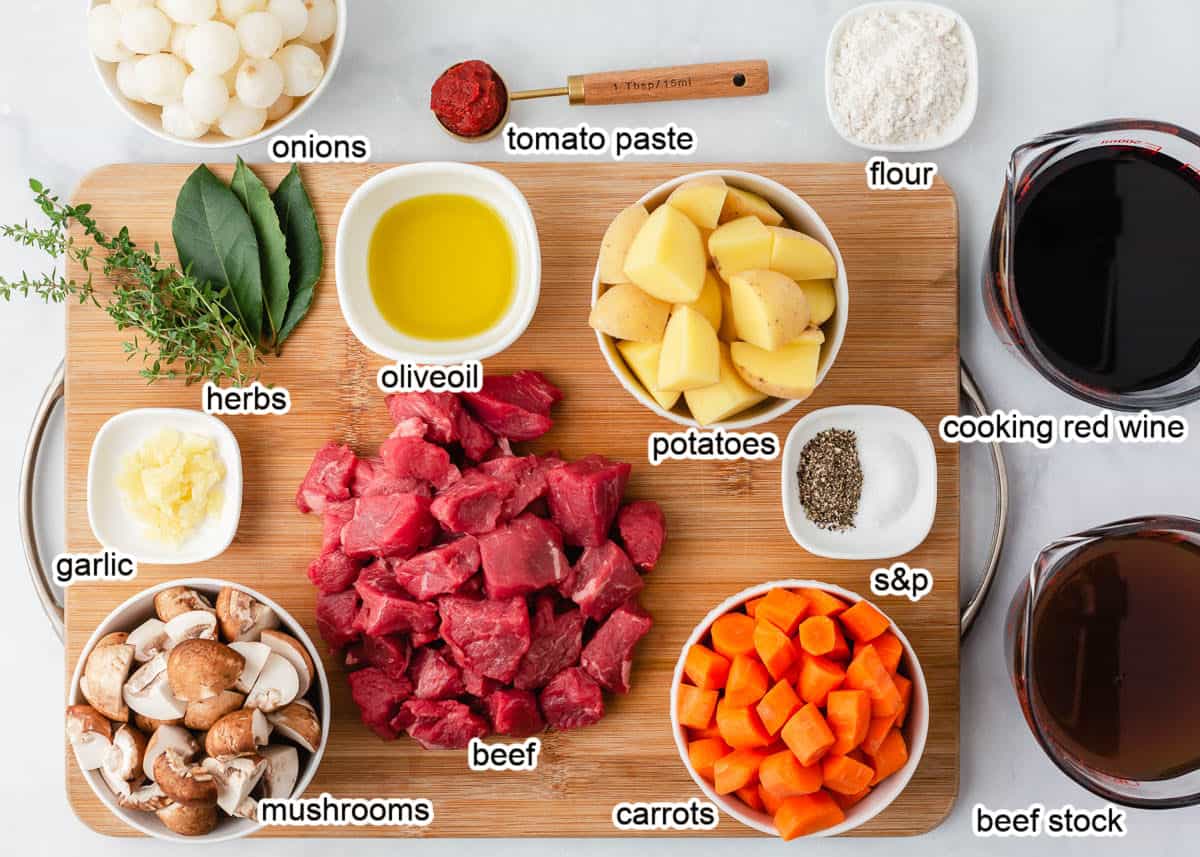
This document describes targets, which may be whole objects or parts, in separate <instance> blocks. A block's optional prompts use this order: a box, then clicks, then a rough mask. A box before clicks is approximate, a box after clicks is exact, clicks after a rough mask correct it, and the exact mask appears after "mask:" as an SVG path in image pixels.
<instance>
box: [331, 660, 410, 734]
mask: <svg viewBox="0 0 1200 857" xmlns="http://www.w3.org/2000/svg"><path fill="white" fill-rule="evenodd" d="M347 680H348V681H349V682H350V695H351V696H352V697H353V698H354V704H355V705H357V706H358V708H359V711H360V713H361V714H362V721H363V723H365V724H366V725H367V727H369V728H370V729H371V730H372V731H373V732H374V733H375V734H376V735H378V736H379V737H380V738H383V739H384V740H386V741H390V740H392V739H393V738H395V737H396V736H397V735H399V730H397V729H394V728H393V727H392V726H391V721H392V719H393V718H394V717H395V716H396V714H397V713H398V712H399V711H400V706H401V704H402V703H403V702H404V701H405V700H406V699H408V698H409V697H410V696H412V682H410V681H409V680H408V679H407V678H405V677H404V676H391V675H388V674H387V673H385V672H384V671H383V670H381V669H379V668H378V667H367V668H366V669H362V670H359V671H358V672H352V673H350V675H349V676H347Z"/></svg>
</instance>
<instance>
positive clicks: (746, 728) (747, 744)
mask: <svg viewBox="0 0 1200 857" xmlns="http://www.w3.org/2000/svg"><path fill="white" fill-rule="evenodd" d="M717 728H718V729H720V731H721V739H722V740H723V741H724V742H725V743H726V744H728V745H729V746H730V747H732V748H733V749H735V750H744V749H750V748H757V747H766V746H767V745H769V744H770V743H771V736H770V734H768V732H767V730H766V729H765V728H764V727H763V725H762V721H761V720H759V719H758V714H756V713H755V711H754V709H753V708H748V707H745V706H735V705H730V704H729V702H728V700H724V699H723V700H721V701H720V702H719V703H718V704H717ZM738 788H741V786H738Z"/></svg>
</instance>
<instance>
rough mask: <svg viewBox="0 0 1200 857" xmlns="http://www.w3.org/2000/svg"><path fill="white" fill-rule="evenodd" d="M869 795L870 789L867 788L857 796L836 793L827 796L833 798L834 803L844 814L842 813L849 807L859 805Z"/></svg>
mask: <svg viewBox="0 0 1200 857" xmlns="http://www.w3.org/2000/svg"><path fill="white" fill-rule="evenodd" d="M870 793H871V787H870V786H867V787H866V788H865V789H863V790H862V791H861V792H859V793H858V794H853V795H840V794H838V793H837V792H830V793H829V794H830V796H831V797H832V798H833V801H834V803H836V804H837V805H838V806H840V807H841V808H842V811H843V812H844V811H846V810H848V809H849V808H850V807H852V806H854V805H855V804H857V803H859V802H860V801H861V800H862V799H863V798H865V797H866V796H867V795H869V794H870Z"/></svg>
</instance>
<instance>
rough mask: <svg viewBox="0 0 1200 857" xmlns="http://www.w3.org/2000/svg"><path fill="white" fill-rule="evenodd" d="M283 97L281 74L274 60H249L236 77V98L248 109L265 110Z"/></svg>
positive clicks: (243, 64)
mask: <svg viewBox="0 0 1200 857" xmlns="http://www.w3.org/2000/svg"><path fill="white" fill-rule="evenodd" d="M281 95H283V72H282V71H280V70H279V65H278V64H277V63H276V62H275V61H274V60H256V59H249V60H246V61H245V62H244V63H242V67H241V68H240V69H239V70H238V76H237V97H238V98H239V99H241V101H242V102H243V103H244V104H246V105H247V106H249V107H258V108H261V109H263V110H266V109H267V108H268V107H270V106H271V105H272V104H274V103H275V101H276V99H278V98H279V96H281Z"/></svg>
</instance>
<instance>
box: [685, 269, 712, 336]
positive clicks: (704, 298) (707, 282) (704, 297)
mask: <svg viewBox="0 0 1200 857" xmlns="http://www.w3.org/2000/svg"><path fill="white" fill-rule="evenodd" d="M722 285H723V283H722V282H721V280H720V278H718V277H717V275H716V274H714V273H713V272H712V271H708V272H706V273H705V275H704V288H703V289H702V290H701V291H700V297H698V298H696V300H694V301H692V302H691V303H690V304H675V306H674V309H676V310H677V309H679V308H680V307H681V306H690V307H691V308H692V309H694V310H695V311H696V312H698V313H700V315H702V316H704V317H705V318H706V319H708V323H709V324H711V325H712V326H713V330H718V331H719V330H720V329H721V322H722V320H723V318H722V317H723V315H724V307H723V305H722V301H721V286H722Z"/></svg>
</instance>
